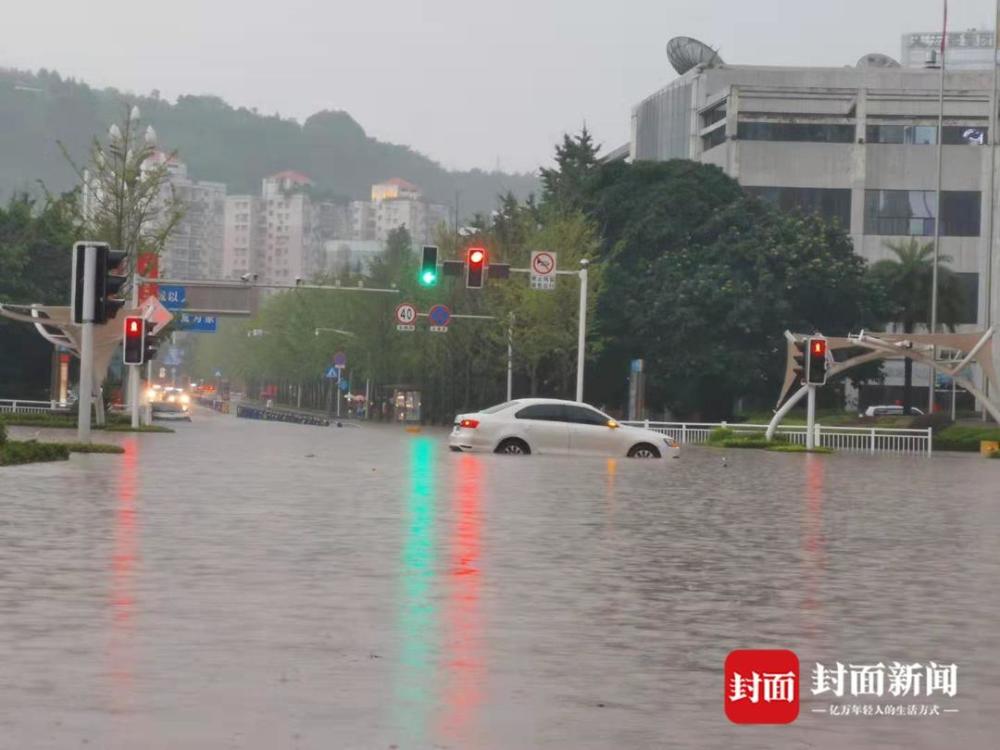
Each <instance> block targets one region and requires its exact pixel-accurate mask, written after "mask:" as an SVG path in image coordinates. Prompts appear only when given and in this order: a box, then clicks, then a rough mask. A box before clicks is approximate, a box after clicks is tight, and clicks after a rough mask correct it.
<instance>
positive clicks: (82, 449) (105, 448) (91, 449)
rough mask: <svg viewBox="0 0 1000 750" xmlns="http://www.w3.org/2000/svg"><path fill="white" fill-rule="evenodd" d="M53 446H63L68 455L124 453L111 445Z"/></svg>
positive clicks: (117, 446)
mask: <svg viewBox="0 0 1000 750" xmlns="http://www.w3.org/2000/svg"><path fill="white" fill-rule="evenodd" d="M53 445H65V446H66V448H67V449H68V450H69V452H70V453H124V452H125V449H124V448H122V447H121V446H120V445H112V444H111V443H53Z"/></svg>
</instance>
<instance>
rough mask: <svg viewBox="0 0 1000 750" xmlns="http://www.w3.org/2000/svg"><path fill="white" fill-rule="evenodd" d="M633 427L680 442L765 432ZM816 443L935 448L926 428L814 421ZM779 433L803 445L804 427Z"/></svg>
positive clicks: (703, 426)
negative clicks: (714, 433) (715, 433)
mask: <svg viewBox="0 0 1000 750" xmlns="http://www.w3.org/2000/svg"><path fill="white" fill-rule="evenodd" d="M622 424H625V425H631V426H633V427H645V428H646V429H648V430H653V431H654V432H659V433H662V434H664V435H667V436H669V437H672V438H673V439H674V440H676V441H677V442H679V443H688V444H698V443H707V442H708V438H709V436H710V435H711V434H712V431H713V430H717V429H719V428H720V427H724V428H726V429H729V430H732V431H733V432H736V433H740V432H742V433H764V432H766V431H767V425H766V424H729V423H727V422H652V421H650V420H648V419H647V420H638V421H628V422H622ZM815 430H816V445H821V446H823V447H824V448H833V449H835V450H843V451H863V452H867V453H916V454H921V453H925V454H927V455H928V456H929V455H931V453H932V452H933V450H934V440H933V433H932V430H931V428H930V427H928V428H927V429H925V430H910V429H897V428H893V427H824V426H823V425H820V424H817V425H816V427H815ZM777 432H778V434H779V435H783V436H784V437H785V438H786V439H787V440H788V441H789V442H792V443H797V444H800V445H805V444H806V427H805V426H789V427H779V428H778V430H777Z"/></svg>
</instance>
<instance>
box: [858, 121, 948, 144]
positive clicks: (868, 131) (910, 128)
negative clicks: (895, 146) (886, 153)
mask: <svg viewBox="0 0 1000 750" xmlns="http://www.w3.org/2000/svg"><path fill="white" fill-rule="evenodd" d="M865 140H866V141H867V142H868V143H905V144H911V145H917V146H931V145H934V144H935V143H937V128H936V127H934V126H933V125H869V126H868V127H866V128H865Z"/></svg>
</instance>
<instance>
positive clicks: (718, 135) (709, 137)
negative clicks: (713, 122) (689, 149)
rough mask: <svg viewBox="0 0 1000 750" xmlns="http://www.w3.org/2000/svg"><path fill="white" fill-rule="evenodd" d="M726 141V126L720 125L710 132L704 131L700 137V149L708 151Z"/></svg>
mask: <svg viewBox="0 0 1000 750" xmlns="http://www.w3.org/2000/svg"><path fill="white" fill-rule="evenodd" d="M725 142H726V126H725V125H720V126H719V127H717V128H716V129H715V130H713V131H712V132H710V133H706V134H705V135H703V136H702V137H701V149H702V151H708V150H710V149H713V148H715V147H716V146H721V145H722V144H723V143H725Z"/></svg>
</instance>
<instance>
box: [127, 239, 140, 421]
mask: <svg viewBox="0 0 1000 750" xmlns="http://www.w3.org/2000/svg"><path fill="white" fill-rule="evenodd" d="M135 262H136V263H138V262H139V261H138V258H136V261H135ZM138 278H139V274H137V273H133V274H132V309H133V310H134V309H136V308H137V307H139V281H138ZM128 399H129V402H130V403H131V404H132V429H133V430H137V429H139V368H138V367H137V366H136V365H129V368H128Z"/></svg>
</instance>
